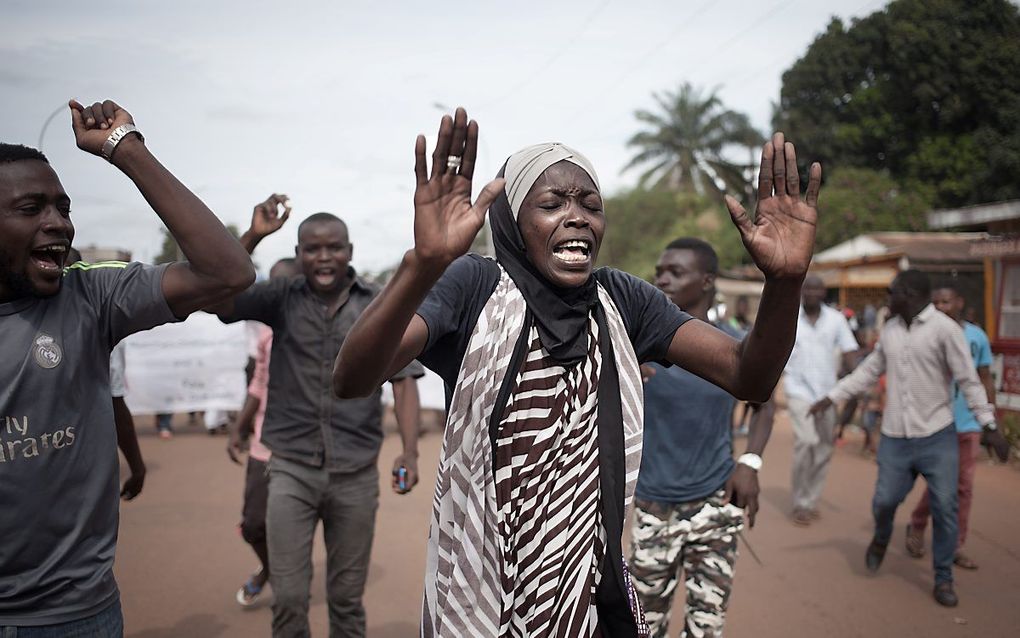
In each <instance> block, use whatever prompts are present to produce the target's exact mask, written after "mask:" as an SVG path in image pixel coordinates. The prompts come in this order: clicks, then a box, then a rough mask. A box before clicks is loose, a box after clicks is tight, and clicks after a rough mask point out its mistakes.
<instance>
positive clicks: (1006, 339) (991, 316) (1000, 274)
mask: <svg viewBox="0 0 1020 638" xmlns="http://www.w3.org/2000/svg"><path fill="white" fill-rule="evenodd" d="M928 226H929V227H931V228H946V229H950V228H951V229H963V230H971V231H981V232H982V234H984V236H983V237H981V238H980V239H976V240H974V241H972V242H971V243H970V246H969V251H970V254H971V255H972V256H973V257H974V258H975V259H981V260H982V261H983V262H984V273H985V277H984V281H985V286H984V291H985V292H984V295H983V298H982V300H981V303H982V306H983V308H984V316H985V322H984V325H985V332H987V333H988V337H989V339H990V340H991V342H992V352H993V353H994V354H995V370H994V373H995V379H996V387H997V390H998V392H999V394H998V397H997V398H996V404H997V405H998V406H999V408H1006V409H1009V410H1011V411H1018V412H1020V200H1011V201H1005V202H995V203H991V204H982V205H978V206H967V207H965V208H954V209H948V210H936V211H932V212H930V213H928Z"/></svg>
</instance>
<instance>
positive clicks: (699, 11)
mask: <svg viewBox="0 0 1020 638" xmlns="http://www.w3.org/2000/svg"><path fill="white" fill-rule="evenodd" d="M713 5H715V0H708V2H705V3H703V4H702V5H701V6H699V7H698V8H697V9H695V10H694V13H692V14H691V16H690V18H689V19H688V20H686V21H684V22H682V23H681V24H680V26H679V27H677V28H676V29H673V30H672V31H670V33H669V35H667V36H666V37H665V38H663V39H662V40H660V41H659V42H658V43H656V44H654V45H652V47H651V48H649V49H648V50H647V51H645V52H644V53H643V54H641V55H640V56H638V57H637V58H636V59H635V60H634V61H633V62H632V63H631V64H630V66H628V67H627V69H626V70H625V71H624V72H623V73H621V74H620V75H619V77H617V78H616V79H615V80H613V81H612V82H609V83H608V84H606V85H604V86H603V87H602V90H603V91H604V92H606V93H608V92H610V91H612V90H613V89H615V88H616V87H617V86H619V85H620V84H621V83H622V82H623V81H624V80H626V79H627V78H629V77H630V76H631V73H633V72H634V70H635V69H637V68H638V67H639V66H641V65H642V64H643V63H644V62H645V60H647V59H648V58H650V57H651V56H653V55H655V54H656V53H658V52H659V50H660V49H662V48H663V47H664V46H666V45H667V44H669V43H670V42H672V41H673V40H674V39H675V38H676V37H677V36H678V35H680V34H681V33H683V32H684V31H685V30H687V29H688V28H690V26H691V25H692V24H694V20H695V19H696V18H697V17H699V16H700V15H701V14H703V13H704V12H705V11H707V10H708V9H710V8H711V7H712V6H713ZM584 111H585V109H584V108H581V109H578V110H577V111H575V112H574V113H572V114H571V115H570V118H569V119H570V120H571V121H572V120H574V119H576V118H577V117H578V116H579V115H581V114H582V113H583V112H584Z"/></svg>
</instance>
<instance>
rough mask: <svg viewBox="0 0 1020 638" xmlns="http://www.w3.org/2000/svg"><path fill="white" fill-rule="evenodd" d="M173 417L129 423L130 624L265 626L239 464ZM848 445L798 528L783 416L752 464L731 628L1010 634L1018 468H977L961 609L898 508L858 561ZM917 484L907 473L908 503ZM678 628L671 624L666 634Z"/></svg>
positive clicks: (1016, 585)
mask: <svg viewBox="0 0 1020 638" xmlns="http://www.w3.org/2000/svg"><path fill="white" fill-rule="evenodd" d="M178 429H179V434H178V435H177V436H176V437H175V438H174V439H173V440H170V441H163V440H160V439H158V438H156V437H155V436H154V435H152V434H151V417H146V418H142V419H139V430H140V432H141V443H142V451H143V453H144V454H145V458H146V462H147V463H148V467H149V473H148V476H147V480H146V485H145V491H144V492H143V493H142V495H141V496H140V497H139V498H138V499H136V500H135V501H134V502H131V503H125V504H124V505H123V506H122V508H121V530H120V546H119V550H118V554H117V566H116V572H117V579H118V581H119V583H120V587H121V592H122V597H123V605H124V616H125V626H126V631H127V636H129V637H130V638H180V637H184V638H206V637H209V638H211V637H219V636H222V637H233V636H268V635H269V621H270V615H271V614H270V610H269V608H268V607H261V608H257V609H252V610H242V609H240V608H239V607H238V606H237V604H236V603H235V602H234V593H235V592H236V591H237V589H238V587H239V586H240V585H241V583H242V581H243V580H244V579H245V578H246V577H247V575H248V574H249V573H250V571H251V570H252V568H253V567H254V566H255V564H256V560H255V558H254V556H253V555H252V554H251V552H250V550H249V549H248V547H247V546H246V545H245V544H244V543H243V542H242V540H241V538H240V536H239V534H238V532H237V529H236V524H237V521H238V513H239V511H240V506H241V488H242V481H243V470H242V468H241V467H238V466H236V465H233V464H232V463H230V461H229V460H228V459H227V455H226V453H225V451H224V446H225V443H226V441H225V438H224V437H210V436H208V435H206V434H205V433H204V432H203V431H200V429H197V428H188V427H186V426H183V425H182V427H180V428H178ZM738 445H740V444H739V443H738ZM439 446H440V437H439V435H438V434H437V433H436V432H435V430H432V431H431V432H430V434H429V435H428V436H426V437H425V438H423V439H422V442H421V454H422V458H421V462H420V463H421V468H422V471H423V477H422V483H421V484H420V485H419V487H418V489H417V490H415V491H414V492H413V493H412V494H411V495H409V496H403V497H400V496H396V495H395V494H393V493H392V492H390V491H389V489H388V486H386V488H385V489H384V490H383V496H382V499H381V503H380V507H379V513H378V518H377V531H376V537H375V545H374V547H373V552H372V566H371V573H370V577H369V582H368V589H367V592H366V595H365V605H366V607H367V610H368V635H369V636H371V637H373V638H375V637H379V638H396V637H405V636H415V635H417V633H416V632H417V620H418V616H419V611H420V608H421V607H420V604H421V590H422V575H423V573H424V561H425V537H426V533H427V525H428V518H429V510H430V507H431V496H432V486H433V482H434V478H435V474H434V471H435V466H436V459H437V457H438V453H439ZM398 448H399V440H398V439H397V438H396V437H395V436H388V437H387V438H386V441H385V444H384V447H383V451H382V457H381V460H380V467H382V468H383V469H384V470H385V469H388V468H389V466H390V463H391V462H392V459H393V457H394V456H395V455H396V453H397V450H398ZM856 450H857V441H856V440H854V441H851V442H850V443H848V444H847V445H846V446H844V447H843V448H842V449H840V450H838V451H837V454H836V458H835V459H834V461H833V465H832V468H831V471H830V474H829V479H828V484H827V487H826V490H825V494H824V500H823V502H822V520H821V521H819V522H818V523H816V524H815V525H812V526H811V527H809V528H805V529H801V528H797V527H794V526H793V525H792V524H791V523H790V522H789V521H788V518H787V511H788V503H789V496H790V491H789V467H790V456H791V433H790V428H789V425H788V422H787V420H786V418H785V413H780V419H779V422H778V423H777V425H776V432H775V433H774V435H773V439H772V442H771V444H770V445H769V448H768V451H767V453H766V456H765V467H764V468H763V469H762V472H761V479H762V511H761V513H760V514H759V516H758V523H757V525H756V527H755V529H754V530H752V531H750V532H747V533H746V536H747V538H748V540H749V541H750V543H751V545H752V547H753V548H754V550H755V552H757V554H758V556H759V557H760V558H761V560H762V563H763V564H762V565H759V564H758V563H756V562H755V560H754V559H753V558H752V557H751V555H750V553H749V552H748V551H746V549H742V551H741V557H740V560H739V563H738V566H737V581H736V587H735V591H734V594H733V599H732V603H731V607H730V616H729V621H728V623H727V632H726V634H727V636H730V637H731V638H732V637H740V636H753V637H755V638H771V637H776V638H779V637H783V638H787V637H791V636H793V637H797V636H812V637H813V636H824V637H825V638H849V637H856V636H862V637H868V638H875V637H885V636H895V637H897V638H909V637H913V636H917V637H925V638H930V637H943V636H946V637H954V638H955V637H966V636H987V637H1003V638H1005V637H1015V636H1018V635H1020V472H1017V471H1016V470H1015V469H1012V468H1006V467H1001V466H999V467H992V466H989V465H987V464H986V463H982V464H981V465H980V467H979V468H978V476H977V485H976V488H975V492H976V496H975V503H974V511H973V514H972V517H971V537H970V539H969V541H968V551H969V553H970V554H971V555H972V557H973V558H974V559H975V560H976V561H977V562H978V563H979V565H980V569H979V570H978V571H976V572H963V571H962V570H957V572H956V580H957V592H958V594H959V595H960V601H961V603H960V606H959V607H957V608H956V609H943V608H941V607H939V606H937V605H936V604H935V602H934V601H933V600H932V597H931V587H932V570H931V564H930V560H929V559H925V560H913V559H911V558H909V557H908V556H907V555H906V553H905V552H904V550H903V542H902V541H903V534H902V528H903V526H904V525H905V524H906V517H907V511H906V510H905V508H901V510H900V512H899V513H898V516H897V523H896V529H897V532H896V536H895V537H894V543H893V544H892V545H891V546H890V550H889V554H888V555H887V557H886V560H885V564H884V565H883V566H882V570H881V572H880V573H879V574H878V575H877V576H868V575H867V574H866V573H865V570H864V548H865V546H866V544H867V542H868V540H869V538H870V530H871V516H870V499H871V494H872V490H873V488H874V483H875V471H876V470H875V464H874V461H871V460H868V459H865V458H862V457H861V456H859V455H858V454H857V452H856ZM920 489H921V485H920V482H919V484H918V486H917V487H915V490H914V493H913V494H911V497H910V499H909V501H908V502H910V503H913V502H914V501H915V500H916V498H917V496H918V494H919V493H920ZM316 542H317V547H316V553H315V561H314V562H315V568H316V574H315V580H314V582H313V589H312V606H311V613H310V615H311V623H312V630H313V634H314V635H315V636H326V635H327V634H328V630H327V622H326V605H325V594H324V591H325V590H324V585H323V571H324V565H325V555H324V552H323V549H322V541H321V536H320V537H319V538H318V539H317V541H316ZM928 542H929V543H930V531H929V540H928ZM681 605H682V601H678V604H677V612H676V614H675V615H674V617H677V615H678V614H679V613H680V611H679V610H680V607H681ZM678 633H679V627H678V626H676V625H675V624H674V627H673V628H672V629H671V632H670V634H671V635H673V636H675V635H678Z"/></svg>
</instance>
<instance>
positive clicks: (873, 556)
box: [864, 539, 886, 574]
mask: <svg viewBox="0 0 1020 638" xmlns="http://www.w3.org/2000/svg"><path fill="white" fill-rule="evenodd" d="M885 547H886V546H885V545H879V544H878V543H877V542H875V539H871V542H870V543H869V544H868V551H867V553H866V554H864V564H865V565H867V566H868V571H869V572H871V573H872V574H874V573H875V572H877V571H878V568H879V567H881V566H882V559H884V558H885Z"/></svg>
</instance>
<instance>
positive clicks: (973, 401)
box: [827, 304, 995, 439]
mask: <svg viewBox="0 0 1020 638" xmlns="http://www.w3.org/2000/svg"><path fill="white" fill-rule="evenodd" d="M883 373H885V375H886V405H885V412H884V414H883V416H882V434H884V435H886V436H890V437H894V438H908V439H910V438H920V437H925V436H930V435H932V434H934V433H936V432H938V431H939V430H941V429H943V428H945V427H946V426H948V425H950V424H951V423H952V422H953V410H952V397H951V396H950V386H951V382H952V381H953V380H954V379H955V380H956V382H957V383H958V384H959V387H960V390H961V392H963V395H964V398H966V400H967V405H968V406H969V407H970V409H971V410H972V411H973V412H974V415H975V417H977V420H978V423H980V424H981V425H987V424H989V423H992V422H994V421H995V410H994V408H993V407H992V406H991V405H990V404H989V403H988V396H987V395H986V394H985V388H984V386H982V385H981V381H980V380H979V379H978V376H977V371H976V370H975V369H974V363H973V362H972V361H971V357H970V350H969V348H968V346H967V340H966V338H965V337H964V335H963V329H962V328H960V325H959V324H958V323H956V322H955V321H953V320H952V319H950V318H949V317H948V316H946V315H945V314H943V313H941V312H939V311H938V310H936V309H935V306H933V305H931V304H928V306H926V307H925V309H924V310H922V311H921V312H920V314H918V315H917V316H916V317H914V320H913V321H912V322H911V323H910V325H909V326H908V325H907V323H906V322H905V321H903V319H902V318H901V317H893V318H892V319H890V320H889V321H888V322H886V324H885V327H883V328H882V334H881V335H880V336H879V339H878V343H877V344H876V345H875V350H874V351H873V352H872V353H871V354H870V355H868V357H867V358H866V359H865V360H864V361H863V362H861V364H860V365H859V366H858V367H857V369H856V370H854V372H853V373H852V374H850V375H849V376H847V377H844V378H843V379H842V380H841V381H840V382H839V383H838V384H837V385H836V387H835V388H833V389H832V390H831V391H830V392H829V393H828V395H827V396H828V398H829V399H830V400H832V401H844V400H846V399H849V398H850V397H852V396H859V395H861V394H864V393H865V392H867V391H868V390H869V389H871V388H872V387H873V386H874V385H875V383H876V382H877V381H878V378H879V377H880V376H882V374H883Z"/></svg>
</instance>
